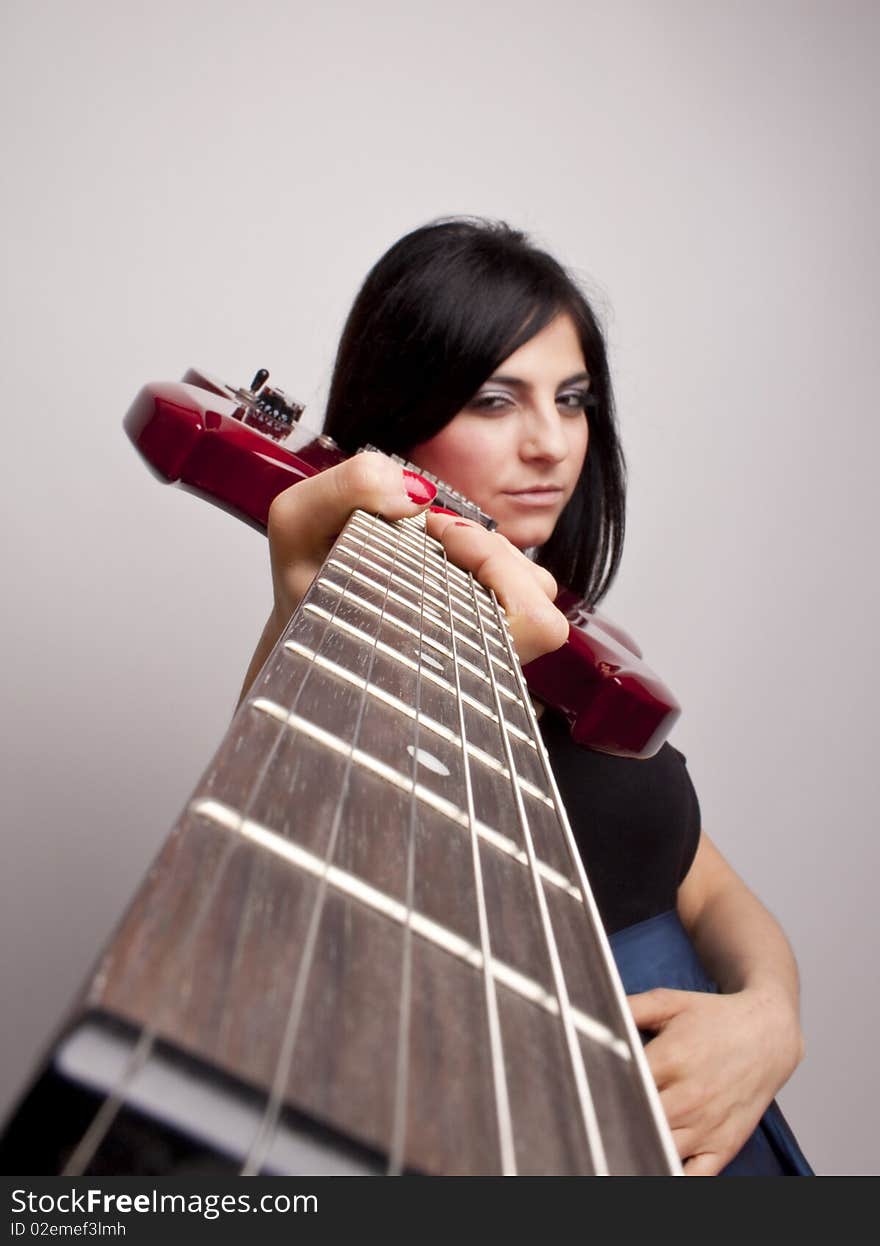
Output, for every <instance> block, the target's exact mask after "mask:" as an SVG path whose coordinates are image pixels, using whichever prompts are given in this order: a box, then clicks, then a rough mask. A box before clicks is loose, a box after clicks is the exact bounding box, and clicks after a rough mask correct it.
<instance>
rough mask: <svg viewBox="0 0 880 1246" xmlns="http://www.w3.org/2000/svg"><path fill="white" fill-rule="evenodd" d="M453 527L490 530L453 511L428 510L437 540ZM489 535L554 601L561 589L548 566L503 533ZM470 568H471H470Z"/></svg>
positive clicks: (428, 517)
mask: <svg viewBox="0 0 880 1246" xmlns="http://www.w3.org/2000/svg"><path fill="white" fill-rule="evenodd" d="M453 527H454V528H472V529H473V530H474V531H476V532H488V529H485V528H483V527H482V526H481V525H480V524H477V523H474V522H473V521H472V520H469V519H461V518H460V517H459V516H457V515H455V514H453V513H452V512H451V511H438V510H435V509H434V508H433V507H432V508H431V510H430V511H429V512H428V515H427V528H428V534H429V536H432V537H435V538H436V539H437V540H442V538H443V534H444V533H445V532H447V530H448V529H450V528H453ZM489 535H491V536H492V537H493V539H494V540H495V541H501V542H503V548H504V549H506V550H507V551H508V552H509V553H510V554H511V556H512V557H513V558H514V559H515V560H517V561H518V562H519V563H520V564H521V565H522V567H523V569H524V570H525V569H527V570H528V571H529V572H530V573H531V575H532V576H533V577H534V579H535V582H536V583H537V584H538V585H539V586H540V588H541V590H542V592H543V593H544V594H545V596H546V597H548V598H549V599H550V601H554V600H555V598H556V594H557V592H558V591H559V586H558V585H557V583H556V580H555V579H554V578H553V576H552V575H551V574H550V572H549V571H548V570H547V568H546V567H542V566H540V565H539V564H538V563H536V562H532V561H531V559H530V558H527V557H526V556H525V554H524V553H523V552H522V550H520V549H518V548H517V546H515V545H514V544H513V542H512V541H509V540H508V538H507V537H506V536H504V534H503V533H501V532H495V533H491V534H489ZM468 569H469V570H470V568H468Z"/></svg>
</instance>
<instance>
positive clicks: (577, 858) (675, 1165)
mask: <svg viewBox="0 0 880 1246" xmlns="http://www.w3.org/2000/svg"><path fill="white" fill-rule="evenodd" d="M505 640H506V642H507V645H508V648H509V649H510V650H511V651H512V650H513V646H512V644H511V642H510V637H509V635H505ZM515 670H516V678H517V682H518V684H519V687H520V691H521V693H522V694H523V695H524V696H525V697H526V700H527V711H526V713H527V716H528V717H529V719H530V720H531V722H532V724H533V729H534V732H535V739H536V741H537V744H538V756H539V758H540V763H541V769H542V770H543V771H544V777H545V779H546V781H547V785H548V787H549V789H550V791H551V793H552V794H553V799H554V802H555V804H556V817H557V819H558V821H559V825H560V829H561V831H562V834H563V838H564V839H565V843H566V846H567V848H568V854H569V857H570V860H571V863H572V866H573V868H574V870H575V878H576V879H577V881H578V882H579V884H580V888H581V893H582V900H583V905H584V907H585V908H586V910H587V913H588V914H589V917H590V923H591V925H592V927H593V936H594V939H595V941H596V943H597V945H598V947H599V951H600V954H601V956H602V959H603V961H604V966H605V971H606V978H607V980H608V982H609V984H610V987H611V992H612V995H613V997H614V999H615V1001H616V1003H617V1006H618V1011H619V1013H620V1018H621V1020H622V1022H623V1027H624V1032H625V1033H626V1037H627V1042H628V1045H629V1049H630V1053H631V1056H632V1058H633V1059H634V1061H635V1064H636V1067H637V1069H638V1072H639V1078H640V1081H641V1084H642V1088H643V1090H644V1092H645V1096H646V1098H647V1100H648V1105H649V1107H650V1110H651V1115H652V1116H653V1118H654V1124H655V1127H656V1129H657V1134H658V1137H659V1139H660V1143H661V1145H662V1147H663V1154H664V1157H665V1159H666V1162H667V1164H668V1165H669V1169H670V1172H671V1173H672V1174H673V1175H676V1174H680V1173H681V1171H682V1168H681V1159H680V1157H679V1154H678V1149H677V1147H676V1146H675V1143H674V1142H673V1139H672V1134H671V1132H670V1129H669V1123H668V1121H667V1119H666V1113H665V1112H664V1110H663V1105H662V1103H661V1102H660V1092H659V1091H658V1089H657V1085H656V1083H655V1081H654V1077H653V1074H652V1073H651V1070H650V1067H649V1066H648V1060H647V1057H646V1055H645V1051H644V1047H643V1046H642V1040H641V1037H640V1036H639V1031H638V1029H637V1028H636V1023H635V1021H634V1019H633V1015H632V1012H631V1010H630V1007H629V1004H628V1002H627V998H626V992H625V991H624V988H623V983H622V982H621V979H620V972H619V970H618V968H617V962H616V961H615V959H614V953H613V952H612V951H611V944H610V943H609V941H608V936H607V934H606V933H605V926H604V923H603V922H602V918H601V916H600V914H599V909H598V906H597V904H596V899H595V896H594V895H593V890H592V888H591V886H590V883H589V880H588V878H587V871H586V868H585V866H584V862H583V858H582V857H581V854H580V852H579V851H578V847H577V842H576V840H575V837H574V832H573V831H572V829H571V823H570V822H569V820H568V814H567V812H566V809H565V805H564V804H563V801H562V796H561V794H560V791H559V786H558V784H557V782H556V776H555V774H554V773H553V767H552V766H551V765H550V757H549V755H548V753H547V749H546V747H545V746H544V741H543V738H542V736H541V732H540V728H539V727H538V723H537V719H536V718H535V713H534V709H533V706H532V701H531V698H530V697H529V696H528V689H527V688H526V681H525V676H524V675H523V673H522V668H521V667H520V666H519V665H518V664H517V665H516V666H515Z"/></svg>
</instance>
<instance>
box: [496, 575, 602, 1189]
mask: <svg viewBox="0 0 880 1246" xmlns="http://www.w3.org/2000/svg"><path fill="white" fill-rule="evenodd" d="M491 596H492V597H493V598H494V593H493V594H491ZM500 617H501V616H500V614H499V619H500ZM505 636H506V639H507V643H508V649H509V652H510V655H511V661H514V652H513V645H512V644H511V643H510V637H509V635H508V634H507V633H505ZM515 664H516V663H515V662H514V665H515ZM489 674H490V677H491V679H492V690H493V694H494V696H495V707H496V710H497V713H498V721H499V724H500V727H501V736H502V739H503V742H504V750H505V753H506V754H507V765H508V767H509V769H510V773H511V775H515V774H516V764H515V762H514V758H513V750H512V748H511V745H510V737H509V735H508V732H507V724H506V722H505V719H504V712H503V710H502V707H501V698H500V696H499V693H498V688H497V685H496V683H495V677H494V675H493V673H492V668H491V666H490V668H489ZM521 686H522V687H523V688H524V684H521ZM524 695H525V696H526V699H528V696H527V693H524ZM531 721H532V725H533V729H535V728H536V726H537V724H536V723H535V718H534V714H533V715H532V718H531ZM511 790H512V792H513V798H514V801H515V802H516V809H517V816H518V818H519V823H520V827H521V829H522V833H523V840H524V843H525V846H526V853H527V854H528V858H529V869H530V872H531V876H532V884H533V886H534V890H535V898H536V900H537V902H538V912H539V914H540V918H541V925H542V927H543V930H544V939H545V941H546V944H547V952H548V954H549V957H550V965H551V969H552V973H553V983H554V987H555V990H556V998H557V1000H558V1003H559V1016H560V1020H561V1022H562V1029H563V1034H564V1036H565V1043H566V1047H567V1048H568V1054H569V1060H570V1062H571V1067H572V1074H573V1076H574V1082H575V1090H576V1092H577V1098H578V1105H579V1107H580V1112H581V1119H582V1122H583V1126H584V1132H585V1134H586V1141H587V1146H588V1147H589V1150H590V1155H591V1158H592V1162H593V1171H594V1172H595V1174H596V1175H597V1176H607V1174H608V1162H607V1159H606V1157H605V1148H604V1146H603V1143H602V1137H601V1134H600V1132H599V1123H598V1120H597V1119H596V1109H595V1105H594V1104H593V1097H592V1095H591V1094H590V1088H589V1084H588V1081H587V1072H586V1069H585V1068H584V1059H583V1053H582V1051H581V1048H580V1044H579V1043H578V1039H577V1035H576V1033H575V1029H574V1024H573V1019H572V1010H571V1003H570V1001H569V997H568V987H567V985H566V982H565V975H564V973H563V971H562V962H561V960H560V956H559V948H558V947H557V944H556V936H555V934H554V931H553V924H552V922H551V920H550V913H549V911H548V909H547V899H546V897H545V895H544V887H543V884H542V882H541V876H540V873H539V872H538V860H537V855H536V853H535V846H534V843H533V841H532V833H531V828H530V827H529V821H528V817H527V816H526V810H525V805H524V804H523V799H522V793H521V792H520V790H519V786H518V784H516V783H515V782H514V783H511Z"/></svg>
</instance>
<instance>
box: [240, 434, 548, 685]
mask: <svg viewBox="0 0 880 1246" xmlns="http://www.w3.org/2000/svg"><path fill="white" fill-rule="evenodd" d="M432 489H433V486H431V485H430V484H429V483H428V482H427V481H425V480H423V479H422V477H420V476H413V474H412V473H409V472H404V470H403V469H402V468H401V467H400V465H399V464H398V463H395V462H394V461H393V460H392V459H389V458H386V456H385V455H383V454H376V453H364V454H358V455H355V456H353V457H352V458H350V459H347V460H346V461H345V462H344V463H340V464H339V465H338V466H337V467H332V468H330V469H329V470H327V471H325V472H321V473H320V474H319V475H317V476H313V477H311V478H310V479H308V480H304V481H302V482H301V483H299V484H296V485H293V486H291V488H289V489H286V490H285V491H284V492H283V493H280V494H279V495H278V496H277V497H276V498H275V500H274V501H273V503H272V505H271V507H270V509H269V524H268V532H269V552H270V562H271V568H272V587H273V594H274V603H273V607H272V613H271V615H270V617H269V620H268V622H267V623H266V626H265V628H264V630H263V635H262V637H261V639H260V642H259V644H258V646H257V649H256V652H255V653H254V656H253V658H252V660H251V664H250V667H249V668H248V672H247V675H246V676H245V682H244V687H243V690H242V697H244V694H245V692H246V691H247V689H248V688H249V687H250V685H251V684H252V683H253V680H254V678H255V677H256V675H257V673H258V671H259V670H260V667H261V666H262V665H263V662H264V661H265V660H266V658H267V657H268V655H269V653H270V652H271V650H272V649H273V647H274V645H275V643H276V642H277V640H278V638H279V636H280V635H281V633H282V632H283V631H284V628H285V627H286V626H287V623H288V621H289V619H290V616H291V615H292V614H293V611H294V610H295V609H296V607H297V606H298V605H299V603H300V601H301V600H302V598H303V596H304V595H305V593H306V591H307V590H308V588H309V585H310V584H311V583H312V580H313V579H314V578H315V575H316V574H317V572H318V570H319V569H320V567H321V565H322V564H323V562H324V560H325V559H326V557H327V555H328V554H329V552H330V549H331V546H332V545H333V542H334V541H335V539H336V537H337V536H338V535H339V533H340V532H341V531H342V528H343V527H344V526H345V523H346V520H347V519H348V517H349V515H350V514H351V513H352V511H354V510H357V509H362V510H365V511H368V512H370V513H371V514H381V515H384V516H385V518H386V519H403V518H406V517H408V516H413V515H417V514H418V513H419V512H420V511H422V510H424V509H425V507H426V506H427V505H428V504H429V503H430V501H431V500H433V493H432V492H431V491H432ZM419 497H420V498H421V500H414V499H415V498H419ZM427 522H428V532H429V533H430V535H431V536H433V537H435V538H436V539H437V540H439V541H441V542H442V544H443V545H444V547H445V549H446V551H447V554H448V556H449V558H450V560H451V561H452V562H454V563H456V564H457V565H458V566H460V567H462V568H463V569H464V570H466V571H471V572H473V574H474V575H475V577H476V578H477V579H478V580H479V581H480V582H481V583H482V584H484V585H485V586H486V587H487V588H491V589H494V591H495V593H496V594H497V596H498V599H499V601H500V602H501V604H502V605H503V606H504V608H505V611H506V612H507V616H508V619H507V621H508V624H509V626H510V630H511V634H512V636H513V641H514V645H515V646H516V650H517V653H518V654H519V656H520V660H521V661H522V662H529V661H531V660H532V659H533V658H536V657H539V656H540V655H541V654H542V653H549V652H550V651H551V650H552V649H558V648H559V646H560V645H562V644H564V642H565V640H566V639H567V637H568V623H567V621H566V619H565V617H564V615H562V614H561V613H560V611H558V610H557V609H556V607H555V606H554V605H553V598H554V597H555V595H556V584H555V581H554V580H553V577H552V576H551V575H550V573H549V572H547V571H545V570H544V569H543V568H541V567H538V566H536V565H535V564H534V563H531V562H530V561H529V560H528V559H527V558H526V557H525V555H524V554H522V553H520V551H519V550H518V549H515V548H514V546H513V545H511V544H510V542H509V541H508V540H506V538H505V537H503V536H500V535H499V534H498V533H492V532H487V531H486V530H485V529H484V528H481V527H480V526H479V525H477V524H472V523H468V522H467V521H465V520H459V519H457V517H454V516H450V515H445V514H429V515H428V521H427Z"/></svg>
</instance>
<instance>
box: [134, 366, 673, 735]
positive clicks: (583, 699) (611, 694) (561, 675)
mask: <svg viewBox="0 0 880 1246" xmlns="http://www.w3.org/2000/svg"><path fill="white" fill-rule="evenodd" d="M268 376H269V374H268V372H267V371H266V370H265V369H261V370H260V371H259V372H258V373H257V375H256V376H255V377H254V380H253V382H252V383H251V386H250V388H248V389H232V388H230V387H229V386H227V385H224V384H223V383H222V382H220V381H217V380H215V379H214V378H212V377H210V376H208V375H207V374H205V373H202V372H198V371H196V370H195V369H190V370H189V371H188V372H187V373H186V374H185V376H184V378H183V381H182V382H179V383H173V382H172V383H152V384H149V385H145V386H144V387H143V389H141V391H140V393H139V394H138V396H137V398H136V399H135V401H134V403H133V404H132V406H131V408H130V409H129V411H128V414H127V415H126V417H125V429H126V432H127V433H128V435H129V437H130V438H131V440H132V441H133V442H134V444H135V446H136V447H137V449H138V450H139V451H140V452H141V454H142V455H143V456H144V458H145V459H146V460H147V463H148V464H149V465H150V466H151V467H152V468H153V469H154V470H155V471H156V473H157V474H158V475H159V476H160V477H161V478H162V479H163V480H166V481H171V482H174V483H177V484H180V485H181V486H182V487H183V488H185V489H188V490H190V491H191V492H193V493H197V494H199V495H200V496H201V497H204V498H207V499H208V500H209V501H211V502H214V503H215V504H217V505H219V506H221V507H223V508H224V509H225V510H229V511H231V512H232V513H233V514H235V515H237V516H238V517H239V518H241V519H244V520H246V521H247V522H249V523H251V524H252V525H254V526H255V527H258V528H261V529H265V527H266V523H267V520H268V514H269V507H270V505H271V503H272V500H273V498H275V497H276V496H277V494H279V493H280V492H281V491H282V490H283V489H286V488H288V487H289V486H290V485H292V484H296V483H297V482H298V481H300V480H303V479H305V478H306V477H308V476H314V475H316V474H317V473H318V472H320V471H323V470H325V469H326V468H328V467H333V466H334V465H335V464H337V463H341V462H342V461H343V460H344V459H345V458H347V457H348V456H347V455H346V454H345V452H344V451H343V450H341V449H340V447H339V446H338V445H337V444H336V443H335V442H334V441H333V440H332V438H330V437H327V436H325V435H322V434H318V433H316V432H314V431H313V430H310V429H308V428H307V427H306V426H305V425H303V424H301V423H300V416H301V415H302V412H303V407H302V406H301V404H299V403H297V402H294V401H293V400H292V399H291V398H290V397H288V395H287V394H285V393H284V392H283V391H282V390H279V389H275V388H271V387H269V386H268V385H267V384H266V382H267V380H268ZM408 466H410V467H412V468H413V469H414V470H416V471H419V472H421V473H422V475H424V476H427V477H428V478H429V479H431V480H432V481H433V482H434V483H435V484H436V485H437V486H438V493H437V504H438V505H439V506H446V507H448V508H450V509H452V510H455V511H458V512H459V513H461V514H462V515H466V516H467V517H468V518H471V519H475V520H478V521H480V522H482V523H484V524H485V525H486V526H488V527H491V526H493V521H492V520H491V519H490V517H489V516H488V515H484V514H483V513H482V512H480V511H479V510H478V508H476V507H475V506H474V505H473V503H471V502H469V501H468V500H467V499H466V498H464V497H462V496H461V495H460V494H459V493H457V492H456V491H455V490H454V489H451V488H450V487H449V486H448V485H446V484H445V483H444V482H443V481H439V480H437V479H436V477H434V476H432V475H431V473H430V472H425V471H423V470H422V468H420V467H418V466H417V465H414V464H408ZM556 605H557V606H558V607H559V609H560V610H562V611H563V613H564V614H565V615H566V617H567V618H568V620H569V638H568V642H567V643H566V644H565V645H564V646H563V647H562V648H561V649H559V650H557V651H556V652H555V653H551V654H547V655H546V656H545V657H542V658H538V659H537V660H536V661H534V662H530V663H529V664H528V665H527V666H526V667H525V671H524V673H525V676H526V681H527V683H528V686H529V689H530V691H531V692H532V693H533V694H534V695H535V696H536V697H538V698H539V700H541V701H543V702H545V704H548V705H552V706H554V707H555V708H557V709H559V710H561V711H562V712H563V713H564V714H565V715H566V716H567V718H568V719H569V721H570V723H571V729H572V735H573V737H574V739H575V740H577V742H578V743H579V744H583V745H585V746H587V747H588V748H592V749H596V750H598V751H600V752H605V753H615V754H619V755H620V756H627V757H650V756H652V755H653V754H654V753H656V752H657V750H658V749H659V748H660V745H661V744H662V743H663V741H664V740H665V739H666V737H667V736H668V735H669V732H670V731H671V729H672V727H673V725H674V723H675V722H676V720H677V718H678V716H679V714H680V713H681V709H680V707H679V705H678V703H677V701H676V700H675V698H674V697H673V695H672V693H671V692H670V691H669V689H668V688H667V687H666V686H665V685H664V684H663V683H662V681H661V680H660V679H658V677H657V676H656V675H655V674H654V673H653V672H652V671H651V670H650V669H649V668H648V667H647V666H646V665H645V663H644V662H643V661H642V660H641V658H642V654H641V650H640V649H639V648H638V646H637V645H636V644H635V642H634V641H633V640H632V639H631V638H630V637H629V636H628V635H627V634H626V632H624V631H623V629H622V628H620V627H618V626H617V625H616V624H614V623H612V622H611V621H610V620H609V619H607V618H605V617H604V616H603V615H600V614H597V613H595V612H594V611H591V610H590V609H588V608H587V607H586V606H585V604H584V602H583V601H582V600H581V599H580V598H579V597H577V596H576V594H574V593H572V592H570V591H569V590H568V589H565V588H563V589H562V590H561V591H560V592H559V595H558V596H557V598H556Z"/></svg>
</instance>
